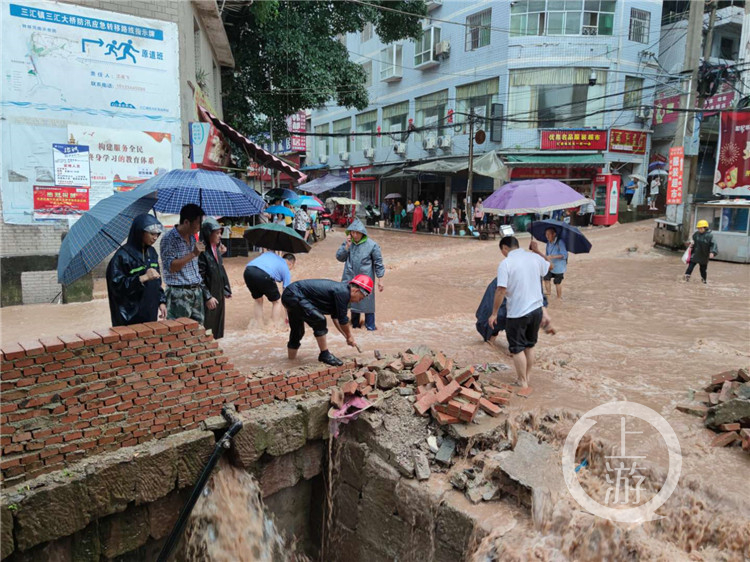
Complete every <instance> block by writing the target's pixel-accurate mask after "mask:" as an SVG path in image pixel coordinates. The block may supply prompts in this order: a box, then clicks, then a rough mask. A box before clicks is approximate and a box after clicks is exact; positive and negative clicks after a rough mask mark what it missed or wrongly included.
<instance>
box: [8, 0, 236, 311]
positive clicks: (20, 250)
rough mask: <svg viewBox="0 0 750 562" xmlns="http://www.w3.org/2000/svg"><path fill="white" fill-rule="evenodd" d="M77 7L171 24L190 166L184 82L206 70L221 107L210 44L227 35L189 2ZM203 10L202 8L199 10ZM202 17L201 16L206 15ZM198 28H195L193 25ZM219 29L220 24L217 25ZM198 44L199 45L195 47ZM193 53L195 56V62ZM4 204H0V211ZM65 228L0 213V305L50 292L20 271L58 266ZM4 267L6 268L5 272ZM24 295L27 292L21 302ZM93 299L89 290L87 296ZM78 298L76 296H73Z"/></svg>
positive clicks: (134, 0) (210, 92)
mask: <svg viewBox="0 0 750 562" xmlns="http://www.w3.org/2000/svg"><path fill="white" fill-rule="evenodd" d="M69 3H70V4H75V5H79V6H86V7H89V8H96V9H100V10H107V11H111V12H116V13H123V14H129V15H133V16H139V17H144V18H152V19H157V20H163V21H170V22H175V23H176V24H177V26H178V35H179V83H180V115H181V118H182V132H181V136H182V138H181V142H182V150H181V154H182V162H181V163H180V165H182V166H183V167H187V166H188V165H189V148H190V147H189V130H188V129H189V128H188V125H187V124H188V122H189V121H194V120H196V119H197V115H196V112H195V108H194V103H193V91H192V89H191V88H190V87H189V86H188V83H187V82H188V80H189V81H190V82H192V83H193V84H196V83H197V79H196V70H197V69H199V68H201V69H204V70H206V72H207V79H206V82H207V92H206V94H207V96H208V97H209V99H210V100H211V102H212V104H213V105H214V108H215V109H216V111H217V112H218V114H219V115H222V107H221V99H220V97H221V96H220V92H221V74H220V70H219V69H220V63H219V62H218V61H217V57H216V56H215V53H214V50H215V48H214V45H215V44H219V43H221V44H222V45H223V42H226V41H227V39H226V35H223V37H222V36H221V34H218V35H217V34H216V33H215V32H209V30H208V27H207V24H206V23H205V22H204V20H203V18H202V17H201V16H200V15H199V10H196V9H195V7H194V5H193V2H190V1H188V0H159V1H156V2H148V1H145V0H127V1H125V0H76V1H75V2H69ZM201 13H202V12H201ZM204 17H205V16H204ZM196 25H197V26H198V30H199V31H198V32H197V33H195V32H194V26H196ZM221 32H222V33H223V28H222V29H221ZM196 42H197V45H196ZM196 55H197V56H198V57H199V60H196ZM1 205H2V203H1V202H0V210H1ZM67 230H68V228H67V225H60V226H48V225H41V226H22V225H11V224H5V223H4V222H3V220H2V214H1V213H0V268H1V269H3V270H4V271H3V281H4V282H3V283H2V287H1V288H0V291H1V293H2V298H1V299H0V306H10V305H17V304H23V303H24V302H39V301H40V300H42V299H44V298H45V297H46V296H47V294H48V293H49V291H50V288H49V287H47V286H34V285H29V287H27V288H26V289H25V293H24V291H23V288H22V281H21V273H22V272H24V271H51V270H54V269H56V267H57V254H58V252H59V250H60V241H61V234H62V233H64V232H66V231H67ZM18 256H46V257H47V259H45V260H12V259H7V258H11V257H18ZM5 270H7V271H5ZM23 294H27V295H28V296H29V300H27V301H24V300H23V298H22V295H23ZM90 298H91V291H90V290H89V291H88V293H87V299H86V300H89V299H90ZM74 300H77V299H74Z"/></svg>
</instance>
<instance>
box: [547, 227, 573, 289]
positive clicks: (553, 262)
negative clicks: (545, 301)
mask: <svg viewBox="0 0 750 562" xmlns="http://www.w3.org/2000/svg"><path fill="white" fill-rule="evenodd" d="M544 236H545V238H547V251H546V252H545V253H546V258H545V259H546V260H547V261H548V262H549V263H550V268H549V271H548V272H547V275H545V276H544V292H545V293H547V294H548V295H549V294H550V293H551V289H552V287H551V283H550V282H551V281H553V280H554V283H555V291H556V292H557V298H558V299H562V284H561V283H562V282H563V278H564V277H565V271H566V270H567V269H568V249H567V248H566V247H565V242H563V241H562V240H561V239H560V237H559V236H558V235H557V231H556V230H555V229H554V228H548V229H547V230H545V231H544Z"/></svg>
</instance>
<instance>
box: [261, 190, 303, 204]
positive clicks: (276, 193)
mask: <svg viewBox="0 0 750 562" xmlns="http://www.w3.org/2000/svg"><path fill="white" fill-rule="evenodd" d="M295 197H299V193H296V192H294V191H292V190H291V189H287V188H285V187H275V188H274V189H272V190H271V191H269V192H268V193H266V194H265V198H266V201H274V200H275V199H294V198H295Z"/></svg>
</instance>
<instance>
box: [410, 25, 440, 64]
mask: <svg viewBox="0 0 750 562" xmlns="http://www.w3.org/2000/svg"><path fill="white" fill-rule="evenodd" d="M439 41H440V28H439V27H429V28H427V29H425V30H424V31H422V37H420V38H419V40H417V41H415V42H414V66H415V67H419V66H420V65H427V64H428V63H435V64H437V62H438V61H437V60H436V59H435V45H436V44H437V43H438V42H439Z"/></svg>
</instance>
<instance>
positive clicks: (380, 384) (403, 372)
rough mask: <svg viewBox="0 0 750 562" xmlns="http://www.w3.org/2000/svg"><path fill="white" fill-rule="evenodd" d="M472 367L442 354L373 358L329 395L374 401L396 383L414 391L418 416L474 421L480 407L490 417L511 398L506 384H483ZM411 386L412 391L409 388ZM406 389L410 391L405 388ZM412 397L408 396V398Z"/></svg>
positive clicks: (338, 400) (442, 420)
mask: <svg viewBox="0 0 750 562" xmlns="http://www.w3.org/2000/svg"><path fill="white" fill-rule="evenodd" d="M478 379H479V373H478V372H476V371H475V369H474V367H472V366H469V367H464V368H458V367H457V366H456V365H455V363H454V361H453V359H450V358H447V357H446V356H445V355H444V354H443V353H437V354H436V355H433V354H425V355H422V356H419V355H413V354H410V353H402V354H400V357H399V358H398V359H394V360H388V359H386V360H376V361H373V362H371V363H370V364H368V365H366V366H364V367H363V368H362V369H361V370H360V371H358V372H356V373H355V374H354V378H353V380H351V381H348V382H346V383H344V384H343V385H341V387H340V392H335V391H334V394H333V395H332V402H333V403H334V404H335V405H337V404H340V403H343V400H344V397H345V396H346V395H349V394H355V393H358V394H360V395H362V396H364V397H366V398H367V399H368V400H371V401H372V400H377V399H378V398H379V397H380V396H381V393H380V391H379V390H378V388H380V389H384V390H385V389H388V388H393V387H394V386H398V387H399V389H404V390H405V391H402V392H401V394H403V395H407V394H414V395H415V396H414V398H413V399H414V409H415V411H416V412H417V413H418V414H419V415H421V416H426V415H428V414H431V415H432V417H433V418H434V419H435V420H436V421H437V422H438V423H439V424H441V425H445V424H452V423H460V422H465V423H469V422H472V421H474V418H475V417H476V415H477V413H478V412H479V411H480V410H483V411H485V412H486V413H487V414H489V415H491V416H498V415H500V413H501V406H504V405H506V404H507V403H508V402H509V401H510V397H511V389H510V387H508V386H506V385H502V384H501V385H496V386H491V385H487V384H485V385H482V384H480V383H479V380H478ZM410 387H411V389H414V387H416V388H415V389H414V390H413V391H412V390H411V389H410ZM406 389H409V390H406ZM410 399H411V398H410Z"/></svg>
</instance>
